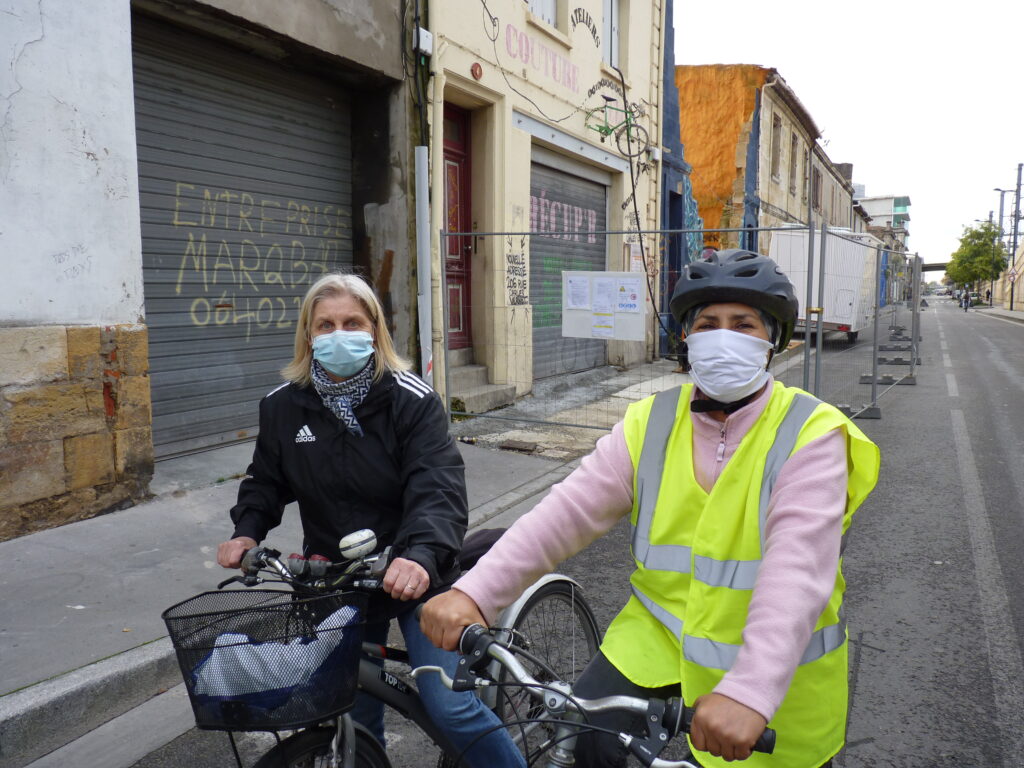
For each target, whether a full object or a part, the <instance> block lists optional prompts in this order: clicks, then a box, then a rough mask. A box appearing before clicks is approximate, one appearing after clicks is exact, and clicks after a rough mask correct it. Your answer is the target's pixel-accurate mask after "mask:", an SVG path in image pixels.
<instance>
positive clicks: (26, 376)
mask: <svg viewBox="0 0 1024 768" xmlns="http://www.w3.org/2000/svg"><path fill="white" fill-rule="evenodd" d="M147 340H148V336H147V330H146V327H145V326H144V325H137V324H127V325H112V326H101V327H82V326H33V327H20V328H0V540H6V539H11V538H14V537H16V536H21V535H24V534H27V533H32V532H33V531H38V530H42V529H44V528H52V527H55V526H58V525H63V524H64V523H69V522H73V521H75V520H82V519H85V518H89V517H95V516H96V515H100V514H103V513H105V512H111V511H113V510H116V509H122V508H124V507H127V506H131V505H132V504H134V503H136V502H138V501H140V500H141V499H143V498H145V496H146V493H147V490H146V489H147V487H148V484H149V480H150V478H151V477H152V474H153V439H152V430H151V424H152V415H151V408H150V396H149V375H148V370H149V351H148V341H147Z"/></svg>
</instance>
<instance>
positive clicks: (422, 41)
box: [416, 27, 434, 56]
mask: <svg viewBox="0 0 1024 768" xmlns="http://www.w3.org/2000/svg"><path fill="white" fill-rule="evenodd" d="M416 39H417V40H418V42H417V44H416V53H421V54H423V55H424V56H431V55H433V53H434V36H433V35H432V34H430V32H428V31H427V30H425V29H424V28H423V27H419V28H418V29H417V30H416Z"/></svg>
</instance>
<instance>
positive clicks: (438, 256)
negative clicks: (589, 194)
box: [430, 30, 451, 411]
mask: <svg viewBox="0 0 1024 768" xmlns="http://www.w3.org/2000/svg"><path fill="white" fill-rule="evenodd" d="M431 32H432V33H433V30H431ZM447 47H448V44H447V43H446V42H445V41H440V42H439V41H438V39H437V37H436V36H435V37H434V55H433V56H431V57H430V79H431V82H432V83H433V88H434V91H433V103H432V104H431V108H432V110H433V124H432V125H431V127H430V128H431V130H430V146H431V147H432V148H433V151H434V158H433V160H434V164H433V167H432V168H431V170H430V187H431V189H432V190H433V194H432V195H431V196H430V229H431V232H430V250H431V255H432V258H431V263H430V293H431V297H432V302H431V304H432V307H433V312H432V315H433V328H432V332H431V336H430V338H431V347H432V350H433V355H434V381H433V386H434V391H436V392H437V393H438V394H439V395H440V396H441V402H442V403H444V409H445V411H450V410H451V404H450V402H449V398H448V387H447V386H446V384H447V369H448V360H447V357H446V352H447V350H446V349H445V348H444V347H445V336H446V334H445V328H444V317H445V313H444V269H443V263H444V259H443V256H442V252H441V245H442V243H441V227H442V225H443V222H444V198H445V195H444V162H442V156H443V152H444V84H445V76H444V70H443V69H442V67H441V66H440V61H441V54H442V53H443V52H444V49H445V48H447Z"/></svg>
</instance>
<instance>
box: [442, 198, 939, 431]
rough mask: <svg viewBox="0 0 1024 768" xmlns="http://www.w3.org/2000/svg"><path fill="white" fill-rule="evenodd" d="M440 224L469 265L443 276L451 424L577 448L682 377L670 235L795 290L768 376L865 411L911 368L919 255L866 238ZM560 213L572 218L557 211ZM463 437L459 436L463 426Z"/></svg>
mask: <svg viewBox="0 0 1024 768" xmlns="http://www.w3.org/2000/svg"><path fill="white" fill-rule="evenodd" d="M577 218H578V219H579V220H578V221H576V224H578V225H579V226H576V227H574V228H573V229H566V230H559V231H543V232H538V231H533V232H473V233H464V232H442V234H441V239H442V252H443V253H448V252H449V251H451V248H450V247H449V244H450V243H452V242H458V243H472V245H471V246H463V247H464V248H465V247H469V248H471V251H472V256H473V258H472V265H471V269H470V270H466V271H463V270H459V271H458V272H456V273H454V274H452V273H449V274H446V276H445V290H444V301H443V302H442V304H443V306H444V310H445V317H444V327H445V329H446V332H445V339H444V349H445V354H444V355H443V360H442V361H440V362H441V366H440V367H441V368H442V369H443V376H442V377H440V378H441V380H442V381H443V390H444V392H445V394H446V397H447V401H448V403H449V405H450V410H451V414H452V416H453V418H454V419H455V420H456V421H465V420H469V419H473V420H477V419H486V420H494V421H495V422H505V425H504V428H503V431H504V432H505V433H506V434H508V435H512V438H513V439H514V437H515V434H516V428H517V427H522V431H523V434H526V433H528V432H529V431H530V430H531V429H534V428H536V426H537V425H546V426H549V427H553V428H556V429H558V430H560V431H561V433H562V436H563V437H564V439H565V442H566V444H567V446H568V448H567V450H571V445H572V443H573V442H574V441H575V440H577V439H578V441H579V442H581V443H587V442H589V444H592V442H593V434H592V433H591V434H585V433H581V432H580V430H583V431H584V432H586V431H591V430H595V429H596V430H608V429H610V428H611V427H612V426H613V425H614V424H615V422H617V421H619V420H620V419H621V418H622V416H623V414H624V413H625V409H626V407H627V406H628V405H629V404H630V403H631V402H635V401H636V400H638V399H641V398H643V397H647V396H649V395H652V394H655V393H657V392H659V391H662V390H664V389H668V388H671V387H673V386H676V385H678V384H681V383H684V382H686V381H688V380H689V379H688V377H687V376H686V374H685V373H684V372H683V371H682V369H681V368H680V366H679V363H678V361H677V358H676V355H677V353H678V351H679V345H680V328H679V327H678V325H677V324H676V323H675V321H674V320H673V319H672V317H671V314H670V312H669V310H668V306H669V299H670V298H671V293H672V288H673V287H674V285H675V282H676V279H677V278H678V276H679V274H680V272H681V270H682V268H683V267H684V265H685V263H686V257H685V249H684V248H682V247H681V243H682V242H683V240H684V238H686V237H688V236H691V235H694V234H696V235H698V236H699V237H700V238H702V239H703V240H704V242H709V241H711V240H712V238H709V237H708V235H710V234H712V233H713V235H714V241H718V240H724V241H726V242H728V240H727V237H729V236H733V237H734V238H742V242H747V243H752V244H755V245H754V247H756V248H758V249H759V250H761V251H763V252H765V253H766V255H768V256H770V257H772V258H773V259H775V261H776V262H777V263H778V264H779V265H780V267H781V268H782V269H783V271H784V272H785V273H786V274H787V275H788V276H789V277H790V279H791V280H792V281H793V283H794V285H795V287H796V289H797V292H798V295H799V296H800V304H801V309H800V322H799V323H798V328H797V333H796V335H795V336H794V340H793V342H792V343H791V344H790V348H789V349H787V350H786V351H785V352H783V353H781V354H779V355H777V357H776V359H775V361H773V364H772V368H771V370H772V373H773V374H774V375H775V377H776V378H777V379H779V380H781V381H783V382H784V383H786V384H788V385H791V386H798V387H801V388H803V389H806V390H808V391H810V392H812V393H813V394H815V395H817V396H818V397H820V398H821V399H823V400H825V401H827V402H830V403H833V404H835V405H837V406H840V407H841V408H842V409H843V410H844V411H846V412H847V413H848V414H849V415H851V416H853V417H861V418H879V417H880V415H881V409H880V406H879V400H880V398H882V397H883V396H884V395H885V393H886V392H888V391H889V389H890V388H891V387H893V386H896V385H898V384H912V383H914V381H915V370H916V366H917V365H918V364H919V357H918V346H917V345H918V342H919V341H920V331H919V329H920V323H919V312H920V266H921V264H920V259H918V258H917V257H916V256H912V255H909V254H905V253H899V252H897V251H895V250H894V249H891V248H888V247H886V246H885V245H884V244H883V243H881V242H880V241H878V240H876V239H875V238H874V237H872V236H871V235H868V234H866V233H856V232H850V231H848V230H842V229H836V228H829V227H822V228H820V229H817V230H814V229H811V228H810V227H807V226H800V227H796V226H783V227H770V228H760V229H743V230H737V229H720V230H659V231H613V230H599V229H597V228H596V227H595V226H594V225H593V221H592V219H591V221H589V222H588V219H587V217H586V216H583V217H577ZM566 220H567V221H573V219H572V217H569V216H567V217H566ZM463 431H466V430H465V429H464V430H463Z"/></svg>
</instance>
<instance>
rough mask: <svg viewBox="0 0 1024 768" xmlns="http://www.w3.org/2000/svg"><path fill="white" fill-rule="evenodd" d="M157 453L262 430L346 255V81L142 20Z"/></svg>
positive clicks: (145, 225) (138, 39) (140, 70)
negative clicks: (307, 301) (306, 303)
mask: <svg viewBox="0 0 1024 768" xmlns="http://www.w3.org/2000/svg"><path fill="white" fill-rule="evenodd" d="M133 48H134V68H135V110H136V129H137V137H138V139H137V140H138V154H139V190H140V208H141V218H142V257H143V280H144V287H145V307H146V322H147V324H148V327H149V355H150V378H151V389H152V402H153V442H154V448H155V452H156V456H157V457H158V458H159V457H162V456H168V455H172V454H175V453H181V452H187V451H193V450H200V449H202V448H207V447H212V446H216V445H219V444H222V443H226V442H230V441H233V440H239V439H243V438H246V437H251V436H253V435H254V434H255V433H256V427H257V422H258V413H257V405H258V402H259V400H260V398H261V397H262V396H263V395H265V394H266V393H267V392H269V391H270V390H271V389H273V388H274V387H275V386H277V385H278V384H279V383H280V382H281V376H280V373H279V371H280V369H281V367H282V366H283V365H285V364H286V363H287V362H288V361H289V360H290V359H291V357H292V350H293V343H294V333H295V322H296V319H297V317H298V308H299V305H300V303H301V301H302V297H303V295H304V294H305V292H306V289H307V288H308V287H309V285H310V284H311V283H312V282H313V281H315V280H316V278H318V277H319V276H320V275H321V274H324V273H325V272H328V271H332V270H335V269H338V268H345V267H350V266H351V264H352V210H351V209H352V195H351V156H352V150H351V144H350V120H351V117H350V105H349V98H348V95H347V94H346V93H345V92H344V91H341V90H339V89H338V88H337V87H335V86H333V85H331V84H328V83H325V82H323V81H321V80H318V79H316V78H313V77H310V76H308V75H304V74H300V73H297V72H292V71H288V70H285V69H283V68H281V67H280V66H275V65H274V64H272V63H270V62H268V61H265V60H262V59H259V58H257V57H254V56H250V55H246V54H244V53H241V52H239V51H237V50H235V49H233V48H230V47H228V46H224V45H221V44H218V43H216V42H213V41H210V40H207V39H205V38H201V37H198V36H194V35H189V34H187V33H185V32H182V31H179V30H177V29H175V28H172V27H168V26H165V25H162V24H158V23H157V22H154V21H150V20H147V19H145V18H141V17H139V16H135V17H134V18H133Z"/></svg>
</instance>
